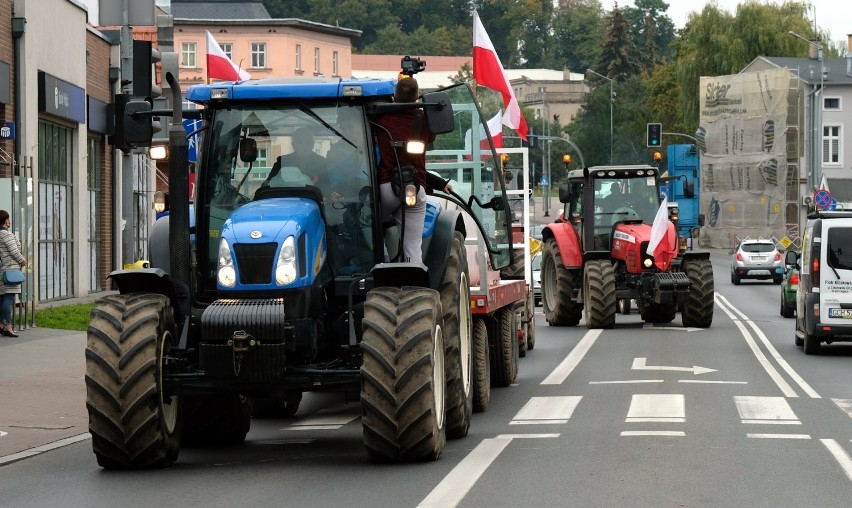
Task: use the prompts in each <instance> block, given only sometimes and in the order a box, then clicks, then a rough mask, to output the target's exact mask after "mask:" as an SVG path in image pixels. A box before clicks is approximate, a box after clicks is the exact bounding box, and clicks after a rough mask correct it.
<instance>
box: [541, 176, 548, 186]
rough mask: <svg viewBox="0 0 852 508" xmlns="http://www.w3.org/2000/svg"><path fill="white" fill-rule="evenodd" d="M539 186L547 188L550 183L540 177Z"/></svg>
mask: <svg viewBox="0 0 852 508" xmlns="http://www.w3.org/2000/svg"><path fill="white" fill-rule="evenodd" d="M541 185H543V186H545V187H547V186H548V185H550V183H549V182H548V181H547V178H545V177H541Z"/></svg>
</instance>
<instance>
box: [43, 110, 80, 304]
mask: <svg viewBox="0 0 852 508" xmlns="http://www.w3.org/2000/svg"><path fill="white" fill-rule="evenodd" d="M73 132H74V131H73V130H71V129H69V128H68V127H64V126H62V125H57V124H54V123H49V122H45V121H40V122H39V123H38V199H39V207H38V212H39V217H38V225H39V234H38V250H39V257H38V259H39V272H40V273H39V278H38V296H39V300H40V301H42V302H44V301H50V300H62V299H65V298H71V297H72V296H74V295H73V290H72V288H73V280H72V279H73V273H72V272H73V270H72V267H73V266H74V259H73V255H74V248H73V246H74V236H73V232H74V222H73V219H74V209H73V202H72V196H73V195H74V187H73V184H72V182H73V181H74V178H73V174H72V173H73V169H74V164H73V162H72V161H73V160H74V158H75V156H74V142H73V141H74V136H73Z"/></svg>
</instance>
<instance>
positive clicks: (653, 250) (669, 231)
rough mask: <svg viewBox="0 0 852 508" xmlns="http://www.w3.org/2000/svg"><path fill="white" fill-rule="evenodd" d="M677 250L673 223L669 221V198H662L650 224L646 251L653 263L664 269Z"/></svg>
mask: <svg viewBox="0 0 852 508" xmlns="http://www.w3.org/2000/svg"><path fill="white" fill-rule="evenodd" d="M677 250H678V248H677V234H676V233H675V230H674V224H672V223H671V222H670V221H669V200H668V198H663V202H662V204H660V209H659V210H657V215H656V216H655V217H654V224H653V225H652V226H651V240H650V241H649V242H648V250H647V251H646V253H647V254H648V255H649V256H654V264H655V265H657V268H659V269H660V270H665V269H667V268H668V267H669V263H671V260H672V259H674V258H675V256H677Z"/></svg>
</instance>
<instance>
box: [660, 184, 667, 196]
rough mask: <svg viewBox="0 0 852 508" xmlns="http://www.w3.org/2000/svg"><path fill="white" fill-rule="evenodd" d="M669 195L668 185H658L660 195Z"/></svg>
mask: <svg viewBox="0 0 852 508" xmlns="http://www.w3.org/2000/svg"><path fill="white" fill-rule="evenodd" d="M668 195H669V186H668V185H660V197H661V198H663V197H667V196H668Z"/></svg>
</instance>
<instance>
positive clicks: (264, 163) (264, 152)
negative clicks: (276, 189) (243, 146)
mask: <svg viewBox="0 0 852 508" xmlns="http://www.w3.org/2000/svg"><path fill="white" fill-rule="evenodd" d="M254 164H255V166H257V167H259V168H268V167H269V149H268V148H258V149H257V159H256V160H255V161H254Z"/></svg>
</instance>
